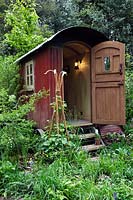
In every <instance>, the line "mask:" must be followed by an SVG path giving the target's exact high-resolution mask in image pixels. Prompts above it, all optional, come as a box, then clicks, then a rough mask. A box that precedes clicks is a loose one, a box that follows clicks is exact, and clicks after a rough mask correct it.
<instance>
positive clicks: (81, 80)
mask: <svg viewBox="0 0 133 200" xmlns="http://www.w3.org/2000/svg"><path fill="white" fill-rule="evenodd" d="M90 68H91V64H90V48H89V47H88V46H87V45H86V44H85V43H81V42H77V41H73V42H68V43H65V44H64V48H63V70H64V71H66V72H67V76H65V78H64V100H65V102H66V103H67V120H68V121H71V122H73V125H76V124H77V125H79V124H80V123H81V125H82V124H84V125H85V124H86V125H88V124H89V123H91V69H90Z"/></svg>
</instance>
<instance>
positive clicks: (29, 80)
mask: <svg viewBox="0 0 133 200" xmlns="http://www.w3.org/2000/svg"><path fill="white" fill-rule="evenodd" d="M25 84H26V90H33V89H34V63H33V61H29V62H27V63H26V64H25Z"/></svg>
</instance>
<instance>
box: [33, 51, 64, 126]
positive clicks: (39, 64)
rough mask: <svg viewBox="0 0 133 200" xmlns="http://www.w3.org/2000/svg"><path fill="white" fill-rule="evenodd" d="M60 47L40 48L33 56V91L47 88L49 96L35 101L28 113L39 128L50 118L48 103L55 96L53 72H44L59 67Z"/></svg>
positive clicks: (58, 68)
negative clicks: (31, 111)
mask: <svg viewBox="0 0 133 200" xmlns="http://www.w3.org/2000/svg"><path fill="white" fill-rule="evenodd" d="M61 52H62V49H61V48H54V47H50V48H46V49H44V50H41V51H40V52H39V53H37V54H36V56H35V60H34V63H35V68H34V77H35V92H38V91H40V90H42V89H43V88H45V89H46V90H49V96H48V97H46V98H42V99H41V100H39V101H38V102H37V103H36V106H35V111H34V112H33V113H31V114H30V118H32V119H33V120H35V121H36V122H37V126H38V127H39V128H44V127H45V126H46V124H47V120H50V119H51V115H52V110H51V107H50V103H51V102H53V98H54V96H55V81H54V75H53V73H51V72H50V73H48V74H46V75H45V74H44V73H45V72H46V71H47V70H53V69H57V70H58V71H59V70H60V68H61V66H62V65H61V64H62V63H61V61H62V57H61V56H62V53H61Z"/></svg>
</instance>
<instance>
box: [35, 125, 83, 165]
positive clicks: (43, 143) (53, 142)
mask: <svg viewBox="0 0 133 200" xmlns="http://www.w3.org/2000/svg"><path fill="white" fill-rule="evenodd" d="M59 130H60V132H59V133H58V132H57V128H56V127H54V129H53V130H52V132H50V133H49V131H45V132H44V134H43V135H42V136H41V138H40V140H39V142H38V147H37V155H42V157H43V159H44V161H45V162H46V161H47V162H53V161H54V160H55V159H57V158H58V157H59V156H61V155H65V154H69V153H70V152H71V151H76V150H78V149H79V147H80V141H79V138H78V137H77V135H75V134H74V130H73V129H72V128H71V127H69V131H70V134H69V138H68V136H67V135H66V130H65V127H64V125H63V124H60V127H59Z"/></svg>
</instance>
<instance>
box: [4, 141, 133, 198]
mask: <svg viewBox="0 0 133 200" xmlns="http://www.w3.org/2000/svg"><path fill="white" fill-rule="evenodd" d="M116 145H117V146H112V148H111V149H108V150H106V151H103V152H102V153H101V154H100V158H99V159H98V160H97V161H92V160H91V158H90V157H89V156H88V155H87V154H86V153H85V152H81V151H78V152H74V153H73V154H72V155H70V154H68V156H65V157H58V158H57V159H56V160H55V161H54V162H53V163H52V164H50V165H44V164H43V165H41V163H39V165H38V163H36V162H34V165H33V166H34V167H33V169H32V171H30V172H28V171H22V170H19V168H18V167H17V166H16V165H14V164H12V163H11V162H9V161H1V163H0V164H1V165H0V194H1V195H2V196H5V197H7V196H8V197H10V198H12V199H15V200H17V199H20V198H22V199H24V200H30V199H32V200H36V199H38V200H42V199H45V200H49V199H53V200H55V199H57V200H61V199H75V200H79V199H83V200H87V199H89V200H103V199H105V200H113V199H114V196H116V197H117V199H118V200H125V199H129V200H130V199H132V155H131V149H130V147H129V146H127V145H126V144H122V147H120V146H119V145H118V144H116ZM69 157H71V160H70V159H69Z"/></svg>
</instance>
